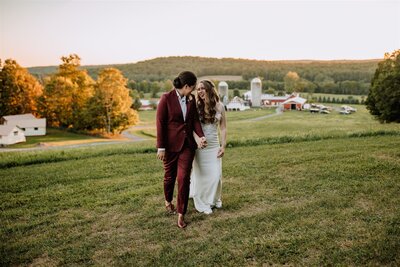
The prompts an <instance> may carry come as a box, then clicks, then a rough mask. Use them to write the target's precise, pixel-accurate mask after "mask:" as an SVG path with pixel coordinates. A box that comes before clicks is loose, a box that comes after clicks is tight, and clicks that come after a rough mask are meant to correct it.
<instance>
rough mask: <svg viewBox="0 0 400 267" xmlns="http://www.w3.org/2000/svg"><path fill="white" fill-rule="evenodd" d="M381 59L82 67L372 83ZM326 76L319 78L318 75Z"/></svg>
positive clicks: (141, 76) (40, 70) (192, 60)
mask: <svg viewBox="0 0 400 267" xmlns="http://www.w3.org/2000/svg"><path fill="white" fill-rule="evenodd" d="M379 61H380V60H378V59H372V60H334V61H317V60H295V61H265V60H248V59H234V58H222V59H218V58H205V57H160V58H155V59H151V60H145V61H140V62H137V63H131V64H116V65H95V66H82V68H84V69H87V70H88V73H89V75H90V76H92V77H93V78H95V79H96V78H97V75H98V73H99V72H100V71H101V70H102V69H104V68H108V67H114V68H117V69H119V70H121V71H122V73H123V74H124V76H125V77H126V78H128V79H129V80H135V81H141V80H148V81H161V80H166V79H173V78H174V77H175V76H176V75H177V74H178V73H179V72H180V71H182V70H191V71H193V72H195V73H196V74H197V75H198V76H199V77H200V76H210V75H235V76H242V77H243V79H245V80H248V79H251V78H253V77H255V76H259V77H262V78H264V79H265V80H270V81H283V78H284V76H285V75H286V73H287V72H288V71H295V72H297V73H298V74H299V75H300V77H301V78H304V79H307V80H309V81H314V80H316V79H318V78H319V79H324V78H331V79H333V80H334V82H340V81H346V80H350V81H360V82H365V83H369V82H370V80H371V78H372V75H373V73H374V72H375V69H376V67H377V64H378V62H379ZM57 68H58V67H57V66H48V67H32V68H28V70H29V71H30V73H32V74H33V75H35V76H37V77H44V76H46V75H49V74H51V73H54V72H56V71H57ZM318 75H319V76H321V75H322V76H323V77H322V78H321V77H317V76H318Z"/></svg>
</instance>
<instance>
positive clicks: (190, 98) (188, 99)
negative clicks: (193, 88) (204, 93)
mask: <svg viewBox="0 0 400 267" xmlns="http://www.w3.org/2000/svg"><path fill="white" fill-rule="evenodd" d="M192 100H193V95H191V94H190V95H189V96H188V98H187V102H190V101H192Z"/></svg>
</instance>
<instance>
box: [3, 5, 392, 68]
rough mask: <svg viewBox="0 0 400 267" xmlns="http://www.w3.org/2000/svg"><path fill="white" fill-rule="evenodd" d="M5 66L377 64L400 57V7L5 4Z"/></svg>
mask: <svg viewBox="0 0 400 267" xmlns="http://www.w3.org/2000/svg"><path fill="white" fill-rule="evenodd" d="M0 38H1V39H0V58H1V59H2V60H4V59H7V58H13V59H15V60H17V62H18V63H19V64H21V65H22V66H24V67H31V66H46V65H59V64H60V62H61V61H60V57H61V56H64V55H68V54H71V53H76V54H78V55H79V56H80V57H81V58H82V61H81V63H82V65H92V64H114V63H129V62H137V61H140V60H145V59H151V58H155V57H162V56H185V55H190V56H205V57H218V58H222V57H234V58H249V59H265V60H279V59H370V58H383V55H384V53H385V52H392V51H393V50H395V49H400V0H397V1H393V0H392V1H386V0H375V1H372V0H369V1H365V0H353V1H345V0H340V1H339V0H331V1H328V0H318V1H317V0H314V1H304V0H292V1H285V0H284V1H273V0H258V1H257V0H253V1H251V0H250V1H246V0H213V1H209V0H186V1H184V0H146V1H138V0H125V1H122V0H119V1H111V0H51V1H50V0H48V1H42V0H0Z"/></svg>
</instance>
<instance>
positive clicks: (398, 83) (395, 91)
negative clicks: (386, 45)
mask: <svg viewBox="0 0 400 267" xmlns="http://www.w3.org/2000/svg"><path fill="white" fill-rule="evenodd" d="M399 103H400V50H395V51H394V52H393V53H391V54H389V53H386V54H385V57H384V60H383V61H381V62H380V63H379V64H378V68H377V69H376V71H375V75H374V77H373V79H372V82H371V89H370V91H369V94H368V97H367V100H366V105H367V109H368V110H369V112H370V113H371V114H372V115H373V116H375V117H376V118H377V119H378V120H379V121H380V122H400V105H399Z"/></svg>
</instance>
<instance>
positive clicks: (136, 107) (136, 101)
mask: <svg viewBox="0 0 400 267" xmlns="http://www.w3.org/2000/svg"><path fill="white" fill-rule="evenodd" d="M129 95H130V97H131V98H132V101H133V103H132V105H131V109H134V110H139V108H140V107H141V106H142V102H140V93H139V92H138V90H129Z"/></svg>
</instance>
